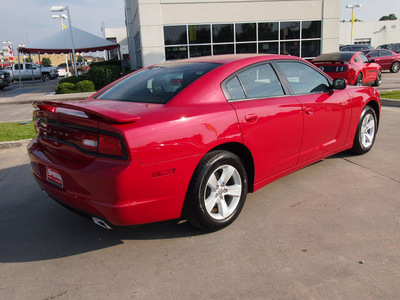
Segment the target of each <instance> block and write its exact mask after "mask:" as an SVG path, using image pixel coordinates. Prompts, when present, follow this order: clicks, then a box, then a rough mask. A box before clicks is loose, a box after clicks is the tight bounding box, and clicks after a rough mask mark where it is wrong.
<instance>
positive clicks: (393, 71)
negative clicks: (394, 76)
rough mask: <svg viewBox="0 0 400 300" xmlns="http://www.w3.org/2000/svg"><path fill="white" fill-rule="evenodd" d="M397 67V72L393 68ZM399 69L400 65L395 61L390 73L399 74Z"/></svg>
mask: <svg viewBox="0 0 400 300" xmlns="http://www.w3.org/2000/svg"><path fill="white" fill-rule="evenodd" d="M395 65H397V71H396V70H394V69H393V67H394V66H395ZM399 67H400V63H399V62H398V61H395V62H394V63H393V64H392V66H391V67H390V72H392V73H397V72H398V71H399V69H400V68H399Z"/></svg>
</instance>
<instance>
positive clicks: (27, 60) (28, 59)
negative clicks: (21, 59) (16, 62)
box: [25, 57, 33, 62]
mask: <svg viewBox="0 0 400 300" xmlns="http://www.w3.org/2000/svg"><path fill="white" fill-rule="evenodd" d="M25 62H33V59H32V57H27V58H25Z"/></svg>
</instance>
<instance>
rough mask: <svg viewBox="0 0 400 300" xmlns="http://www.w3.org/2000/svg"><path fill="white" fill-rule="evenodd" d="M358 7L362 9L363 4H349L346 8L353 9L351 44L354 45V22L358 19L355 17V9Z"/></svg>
mask: <svg viewBox="0 0 400 300" xmlns="http://www.w3.org/2000/svg"><path fill="white" fill-rule="evenodd" d="M357 7H361V4H348V5H346V8H350V9H351V44H354V21H355V19H356V17H355V16H354V9H355V8H357Z"/></svg>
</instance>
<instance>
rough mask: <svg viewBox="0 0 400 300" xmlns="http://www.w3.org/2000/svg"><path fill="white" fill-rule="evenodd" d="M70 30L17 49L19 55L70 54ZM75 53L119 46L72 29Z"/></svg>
mask: <svg viewBox="0 0 400 300" xmlns="http://www.w3.org/2000/svg"><path fill="white" fill-rule="evenodd" d="M70 30H71V28H67V29H65V30H62V31H59V32H57V33H55V34H53V35H51V36H49V37H47V38H45V39H42V40H40V41H38V42H36V43H33V44H31V45H29V46H26V47H19V48H18V50H19V52H20V53H34V54H44V53H49V54H52V53H55V54H59V53H70V52H72V48H73V47H72V41H71V33H70ZM72 34H73V38H74V48H75V51H76V52H89V51H102V50H111V49H116V48H119V44H117V43H113V42H110V41H108V40H106V39H103V38H101V37H98V36H96V35H94V34H91V33H89V32H86V31H84V30H81V29H78V28H76V27H72Z"/></svg>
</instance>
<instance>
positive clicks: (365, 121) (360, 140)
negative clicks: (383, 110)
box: [351, 105, 378, 155]
mask: <svg viewBox="0 0 400 300" xmlns="http://www.w3.org/2000/svg"><path fill="white" fill-rule="evenodd" d="M377 129H378V122H377V118H376V113H375V111H374V110H373V109H372V108H371V107H370V106H368V105H367V106H366V107H365V108H364V110H363V112H362V114H361V117H360V120H359V122H358V127H357V132H356V136H355V137H354V143H353V148H351V151H352V152H353V153H355V154H358V155H361V154H364V153H367V152H368V151H369V150H371V148H372V146H373V145H374V142H375V137H376V132H377Z"/></svg>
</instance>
